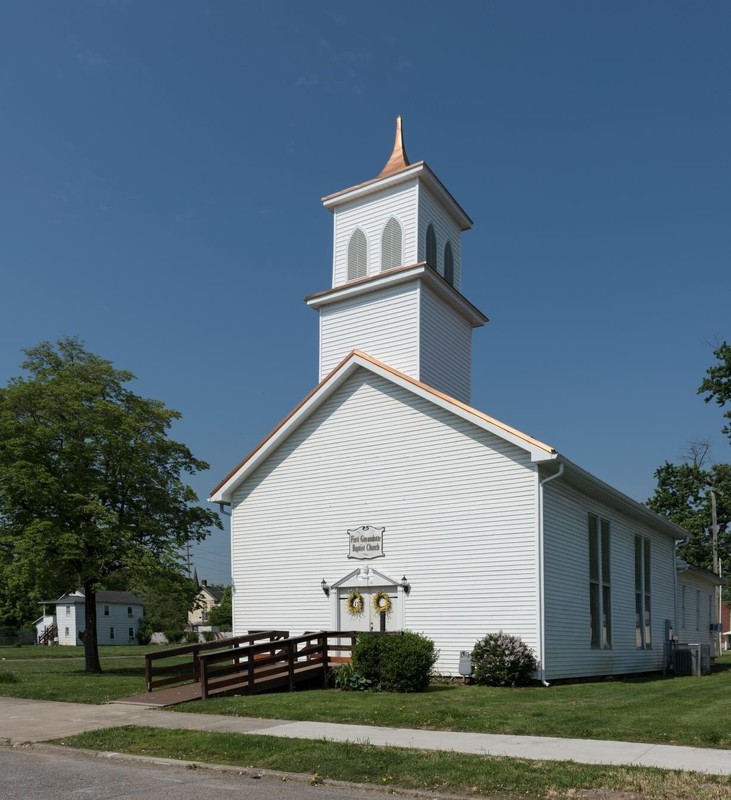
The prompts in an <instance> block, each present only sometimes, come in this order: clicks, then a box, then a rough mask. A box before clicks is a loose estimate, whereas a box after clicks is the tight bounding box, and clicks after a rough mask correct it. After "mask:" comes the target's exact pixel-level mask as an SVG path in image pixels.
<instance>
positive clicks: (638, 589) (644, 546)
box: [635, 536, 652, 650]
mask: <svg viewBox="0 0 731 800" xmlns="http://www.w3.org/2000/svg"><path fill="white" fill-rule="evenodd" d="M650 573H651V569H650V540H649V539H646V538H645V537H644V536H635V643H636V645H637V648H638V649H640V650H642V649H646V648H650V647H652V626H651V624H650V613H651V601H650V590H651V588H652V584H651V576H650Z"/></svg>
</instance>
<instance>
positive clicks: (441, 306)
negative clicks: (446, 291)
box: [419, 284, 472, 404]
mask: <svg viewBox="0 0 731 800" xmlns="http://www.w3.org/2000/svg"><path fill="white" fill-rule="evenodd" d="M420 322H421V324H420V329H419V338H420V342H421V347H420V362H419V380H421V381H423V382H424V383H426V384H427V385H429V386H433V387H434V388H435V389H439V390H440V391H442V392H445V393H446V394H448V395H450V396H452V397H455V398H456V399H457V400H461V401H462V402H463V403H468V404H469V403H470V397H471V394H472V326H471V325H470V323H469V322H468V321H467V320H466V319H465V318H464V316H462V315H461V314H459V313H458V312H457V311H456V310H455V309H454V308H453V307H452V306H450V305H448V304H447V303H446V302H445V301H444V300H443V299H441V298H440V297H438V296H437V295H436V294H435V293H434V292H433V291H432V290H431V289H429V288H428V287H427V286H426V285H425V284H422V286H421V317H420Z"/></svg>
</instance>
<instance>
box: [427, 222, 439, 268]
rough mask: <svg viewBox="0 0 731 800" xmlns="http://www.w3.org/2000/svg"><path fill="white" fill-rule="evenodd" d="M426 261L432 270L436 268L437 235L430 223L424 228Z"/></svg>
mask: <svg viewBox="0 0 731 800" xmlns="http://www.w3.org/2000/svg"><path fill="white" fill-rule="evenodd" d="M426 263H427V264H428V265H429V266H430V267H431V268H432V269H434V270H435V269H436V268H437V235H436V233H434V226H433V225H432V224H431V223H429V226H428V227H427V229H426Z"/></svg>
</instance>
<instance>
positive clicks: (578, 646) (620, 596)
mask: <svg viewBox="0 0 731 800" xmlns="http://www.w3.org/2000/svg"><path fill="white" fill-rule="evenodd" d="M544 491H545V496H544V563H545V636H546V659H545V660H546V663H545V667H546V677H547V679H548V680H551V679H557V678H576V677H582V676H590V675H611V674H623V673H631V672H649V671H654V670H660V669H662V668H663V664H664V658H665V648H664V646H665V620H672V619H673V613H674V604H673V564H674V542H673V539H672V538H671V537H669V536H667V535H664V534H660V533H656V532H653V531H652V530H651V529H650V528H648V527H647V526H646V525H644V524H642V523H638V522H636V521H635V520H634V519H631V518H628V517H627V516H625V515H624V514H622V513H620V512H618V511H617V510H616V509H613V508H611V507H608V506H605V505H602V504H600V503H599V502H597V501H595V500H593V499H592V498H588V497H586V496H584V495H582V494H581V493H579V492H578V491H577V490H575V489H573V488H572V487H571V486H570V485H569V484H568V483H567V482H566V481H565V480H563V479H561V478H558V479H557V480H554V481H551V482H550V483H549V484H547V485H546V487H545V490H544ZM589 513H593V514H596V515H598V516H599V517H603V518H605V519H608V520H609V521H610V566H611V594H612V601H611V607H612V647H611V649H607V650H600V649H594V648H592V647H591V643H590V628H591V625H590V611H589V534H588V515H589ZM635 535H641V536H647V537H649V538H650V540H651V545H650V547H651V557H650V558H651V569H652V573H651V581H652V593H651V600H652V620H651V626H652V627H651V629H652V649H645V650H642V649H638V648H637V646H636V635H635V564H634V552H635V550H634V547H635Z"/></svg>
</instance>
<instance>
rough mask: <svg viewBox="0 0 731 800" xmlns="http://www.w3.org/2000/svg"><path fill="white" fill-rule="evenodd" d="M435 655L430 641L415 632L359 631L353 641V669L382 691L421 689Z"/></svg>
mask: <svg viewBox="0 0 731 800" xmlns="http://www.w3.org/2000/svg"><path fill="white" fill-rule="evenodd" d="M437 655H438V652H437V650H436V649H435V647H434V642H432V640H431V639H428V638H427V637H426V636H422V635H421V634H419V633H412V632H411V631H402V632H401V633H393V634H378V633H362V634H359V635H358V639H357V641H356V643H355V644H354V645H353V671H354V672H355V673H357V674H359V675H360V676H362V677H363V678H364V679H365V680H366V681H369V682H370V684H371V685H372V686H374V687H377V688H378V689H381V690H382V691H384V692H423V691H424V690H425V689H427V688H428V686H429V677H430V675H431V671H432V668H433V667H434V664H435V662H436V660H437Z"/></svg>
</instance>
